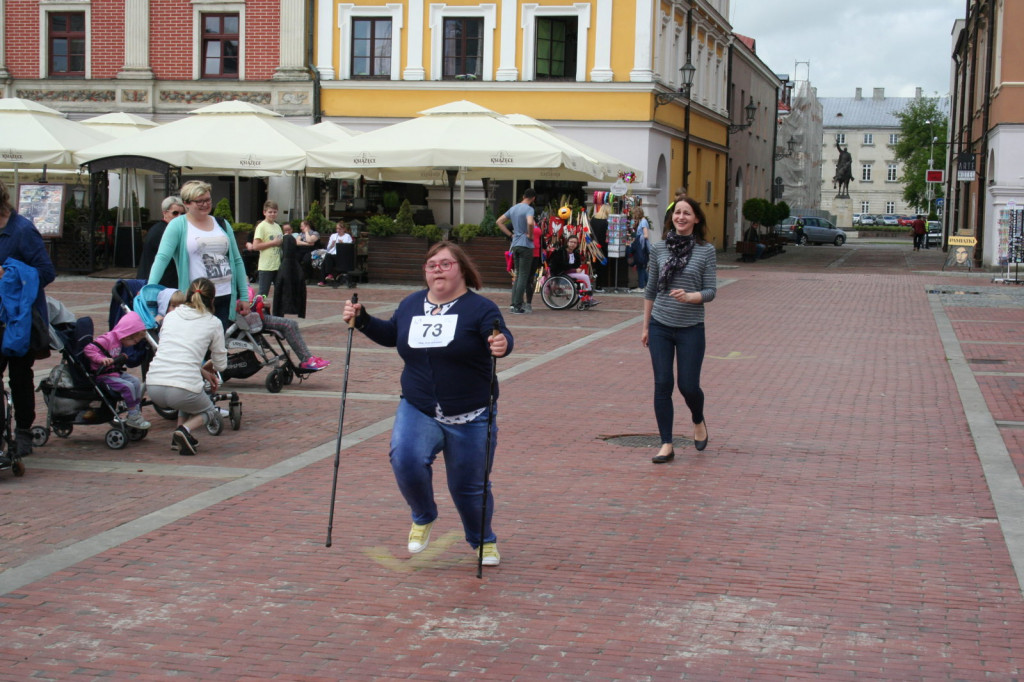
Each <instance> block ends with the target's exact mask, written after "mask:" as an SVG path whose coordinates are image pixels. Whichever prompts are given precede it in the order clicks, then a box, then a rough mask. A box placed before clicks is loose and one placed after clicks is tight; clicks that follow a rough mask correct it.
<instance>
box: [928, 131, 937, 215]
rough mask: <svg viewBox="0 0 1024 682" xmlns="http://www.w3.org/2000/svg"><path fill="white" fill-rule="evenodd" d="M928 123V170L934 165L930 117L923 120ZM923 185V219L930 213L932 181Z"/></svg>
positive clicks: (933, 136) (933, 140) (933, 134)
mask: <svg viewBox="0 0 1024 682" xmlns="http://www.w3.org/2000/svg"><path fill="white" fill-rule="evenodd" d="M925 123H927V124H928V137H929V142H928V170H932V169H933V168H934V167H935V140H936V139H937V138H936V137H935V125H934V123H933V122H932V120H931V119H928V120H927V121H925ZM926 184H927V187H925V198H926V200H927V201H928V206H927V209H926V210H925V220H927V219H928V218H929V216H931V214H932V183H930V182H928V183H926Z"/></svg>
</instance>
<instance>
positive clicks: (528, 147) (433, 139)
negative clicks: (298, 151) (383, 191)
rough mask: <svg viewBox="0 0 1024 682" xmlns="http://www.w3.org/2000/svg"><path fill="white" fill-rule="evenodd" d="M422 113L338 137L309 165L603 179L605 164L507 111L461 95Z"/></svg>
mask: <svg viewBox="0 0 1024 682" xmlns="http://www.w3.org/2000/svg"><path fill="white" fill-rule="evenodd" d="M420 114H422V115H421V116H420V117H418V118H413V119H409V120H407V121H402V122H401V123H396V124H394V125H390V126H386V127H384V128H380V129H378V130H374V131H372V132H368V133H363V134H362V135H359V136H357V137H354V138H351V139H348V140H337V141H335V142H332V143H330V144H328V145H325V146H323V147H320V148H316V149H313V150H312V151H310V152H309V154H308V158H309V168H311V169H312V168H317V169H326V170H340V169H345V170H358V171H360V172H367V171H369V174H371V175H372V174H373V173H381V174H382V175H385V176H387V175H391V174H401V173H402V172H403V171H405V172H407V171H410V170H411V171H427V172H428V173H429V172H430V171H432V170H466V171H473V172H474V173H477V174H478V175H479V176H481V177H499V176H503V177H508V175H507V173H509V172H510V171H518V172H519V173H520V174H519V177H522V171H524V170H539V169H558V168H565V169H569V170H572V171H577V172H580V173H582V174H584V175H586V176H589V177H591V178H593V179H600V178H602V177H603V176H604V171H603V170H602V168H601V167H600V165H598V164H596V163H594V162H593V161H591V160H588V159H587V158H585V157H583V156H582V155H579V154H573V153H572V152H571V151H570V150H569V149H567V148H566V147H565V146H564V145H556V144H552V143H551V142H550V141H545V140H542V139H540V138H539V137H537V136H536V135H531V134H530V133H528V132H526V131H524V130H520V129H518V128H516V127H515V126H512V125H510V124H508V123H507V122H505V121H504V120H503V119H502V116H501V115H500V114H498V113H496V112H494V111H491V110H490V109H487V108H485V107H482V106H480V105H478V104H474V103H473V102H469V101H466V100H460V101H457V102H451V103H449V104H444V105H441V106H439V107H434V108H433V109H427V110H426V111H421V112H420Z"/></svg>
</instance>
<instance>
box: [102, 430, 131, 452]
mask: <svg viewBox="0 0 1024 682" xmlns="http://www.w3.org/2000/svg"><path fill="white" fill-rule="evenodd" d="M106 441H107V447H108V448H110V449H111V450H120V449H122V448H124V446H126V445H128V436H127V435H125V432H124V431H122V430H121V429H110V430H109V431H107V436H106Z"/></svg>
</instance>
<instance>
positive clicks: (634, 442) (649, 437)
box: [599, 433, 693, 448]
mask: <svg viewBox="0 0 1024 682" xmlns="http://www.w3.org/2000/svg"><path fill="white" fill-rule="evenodd" d="M599 437H600V439H601V440H603V441H605V442H607V443H611V444H612V445H619V446H622V447H624V448H660V447H661V436H659V435H658V434H656V433H654V434H646V433H639V434H620V435H617V436H599ZM672 445H678V446H679V447H684V446H687V445H693V440H691V439H690V438H681V437H677V438H673V439H672Z"/></svg>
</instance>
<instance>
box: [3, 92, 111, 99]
mask: <svg viewBox="0 0 1024 682" xmlns="http://www.w3.org/2000/svg"><path fill="white" fill-rule="evenodd" d="M17 93H18V94H17V96H18V97H21V98H22V99H30V100H32V101H33V102H114V101H116V99H117V96H116V95H117V93H115V92H114V91H113V90H18V91H17Z"/></svg>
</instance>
